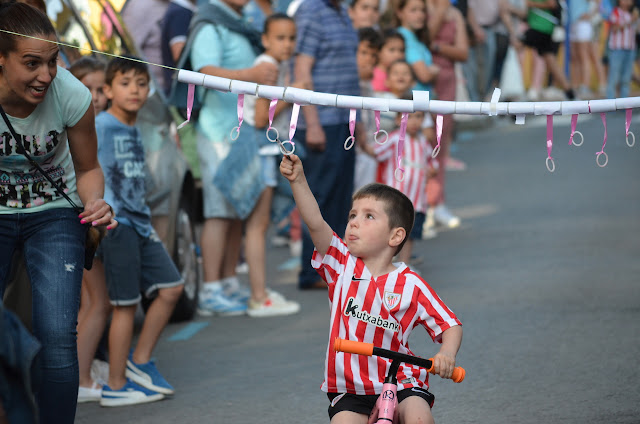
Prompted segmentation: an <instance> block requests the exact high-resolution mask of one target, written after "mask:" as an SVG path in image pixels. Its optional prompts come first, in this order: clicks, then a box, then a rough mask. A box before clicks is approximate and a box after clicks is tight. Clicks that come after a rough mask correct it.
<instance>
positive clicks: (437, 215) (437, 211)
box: [433, 204, 460, 228]
mask: <svg viewBox="0 0 640 424" xmlns="http://www.w3.org/2000/svg"><path fill="white" fill-rule="evenodd" d="M433 219H434V220H435V221H436V223H437V224H438V225H442V226H444V227H447V228H456V227H458V226H460V218H458V217H457V216H455V215H454V214H452V213H451V211H449V209H447V207H446V206H445V205H444V204H440V205H438V206H436V207H435V208H433Z"/></svg>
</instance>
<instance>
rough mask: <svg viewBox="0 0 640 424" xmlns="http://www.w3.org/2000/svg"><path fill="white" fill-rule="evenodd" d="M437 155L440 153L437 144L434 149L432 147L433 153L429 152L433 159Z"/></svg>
mask: <svg viewBox="0 0 640 424" xmlns="http://www.w3.org/2000/svg"><path fill="white" fill-rule="evenodd" d="M438 153H440V145H439V144H438V145H437V146H436V147H434V149H433V152H431V157H432V158H434V159H435V158H436V156H438Z"/></svg>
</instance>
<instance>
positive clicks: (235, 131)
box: [229, 94, 244, 141]
mask: <svg viewBox="0 0 640 424" xmlns="http://www.w3.org/2000/svg"><path fill="white" fill-rule="evenodd" d="M237 109H238V126H237V127H234V128H233V129H232V130H231V134H230V135H229V137H230V138H231V140H233V141H236V140H237V139H238V137H240V127H242V122H244V94H238V106H237Z"/></svg>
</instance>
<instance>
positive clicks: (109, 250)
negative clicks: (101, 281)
mask: <svg viewBox="0 0 640 424" xmlns="http://www.w3.org/2000/svg"><path fill="white" fill-rule="evenodd" d="M98 255H99V257H100V259H101V260H102V262H103V264H104V270H105V277H106V280H107V289H108V291H109V299H110V300H111V304H112V305H115V306H128V305H136V304H138V303H139V302H140V300H141V299H142V296H141V293H144V295H145V297H152V296H153V295H154V294H155V292H156V290H159V289H163V288H168V287H175V286H179V285H181V284H184V282H183V281H182V276H181V275H180V272H178V269H177V268H176V266H175V264H174V263H173V260H171V257H170V256H169V253H167V250H166V249H165V247H164V245H163V244H162V241H161V240H160V238H158V235H157V234H156V233H155V231H152V232H151V234H150V235H149V236H148V237H143V236H141V235H139V234H138V233H137V232H136V230H134V229H133V227H130V226H128V225H124V224H120V225H118V226H117V227H116V228H115V229H113V230H111V231H109V232H108V233H107V236H106V237H105V238H104V239H103V240H102V242H101V243H100V247H99V248H98Z"/></svg>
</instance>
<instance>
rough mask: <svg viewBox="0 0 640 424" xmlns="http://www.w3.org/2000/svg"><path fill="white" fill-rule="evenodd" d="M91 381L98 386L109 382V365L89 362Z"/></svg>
mask: <svg viewBox="0 0 640 424" xmlns="http://www.w3.org/2000/svg"><path fill="white" fill-rule="evenodd" d="M91 379H92V380H93V381H97V382H98V383H100V384H106V383H107V381H109V363H108V362H105V361H101V360H100V359H94V360H93V361H92V362H91Z"/></svg>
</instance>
